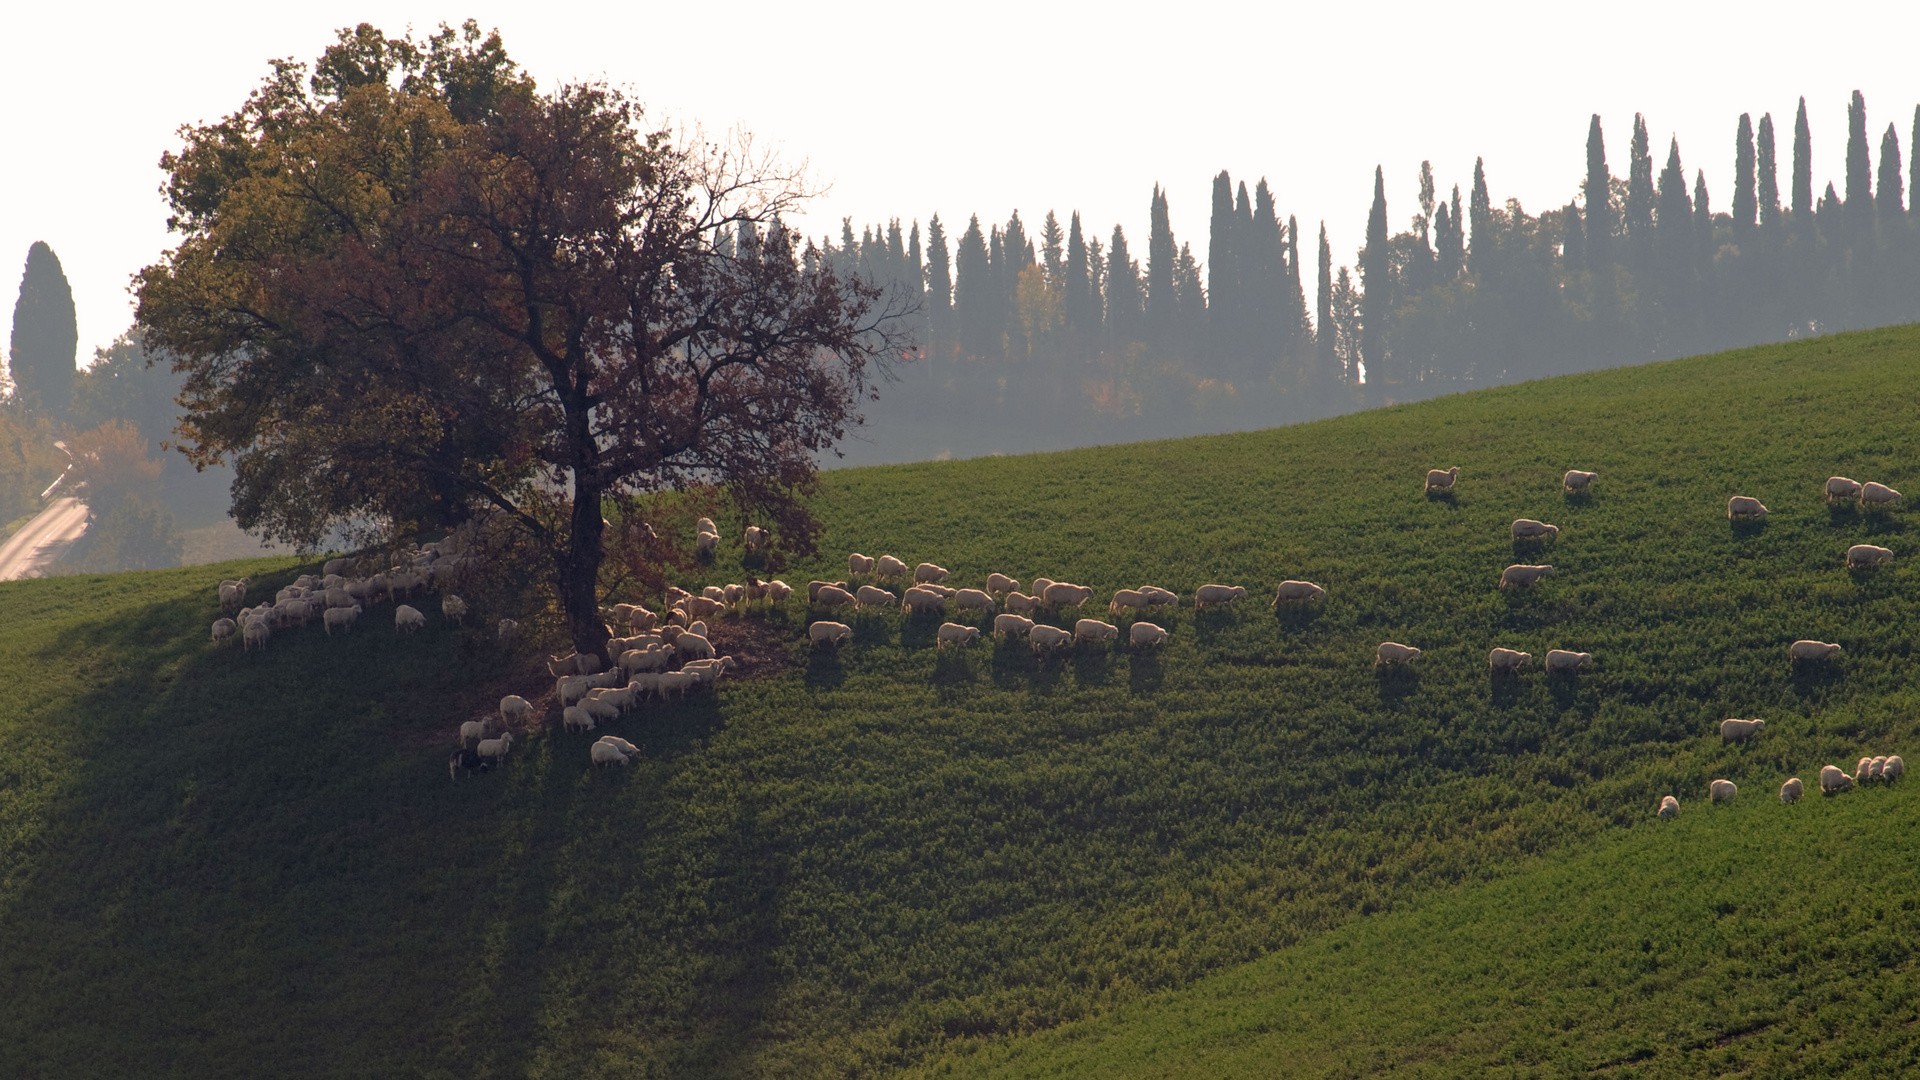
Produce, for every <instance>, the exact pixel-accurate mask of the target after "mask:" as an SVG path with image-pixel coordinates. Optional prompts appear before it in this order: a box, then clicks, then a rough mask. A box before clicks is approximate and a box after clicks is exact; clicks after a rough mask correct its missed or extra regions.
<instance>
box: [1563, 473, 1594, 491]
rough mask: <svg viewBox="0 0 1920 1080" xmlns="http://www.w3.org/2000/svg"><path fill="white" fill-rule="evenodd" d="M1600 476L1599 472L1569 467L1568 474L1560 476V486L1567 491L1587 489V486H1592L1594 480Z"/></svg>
mask: <svg viewBox="0 0 1920 1080" xmlns="http://www.w3.org/2000/svg"><path fill="white" fill-rule="evenodd" d="M1599 478H1600V474H1599V473H1593V472H1581V471H1580V470H1579V469H1568V470H1567V475H1565V476H1563V477H1561V478H1560V487H1561V488H1562V489H1563V490H1566V491H1585V490H1587V488H1589V487H1592V486H1593V482H1594V481H1595V480H1597V479H1599Z"/></svg>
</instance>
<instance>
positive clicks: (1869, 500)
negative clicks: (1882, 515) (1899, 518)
mask: <svg viewBox="0 0 1920 1080" xmlns="http://www.w3.org/2000/svg"><path fill="white" fill-rule="evenodd" d="M1899 501H1900V493H1899V492H1897V491H1895V490H1893V489H1892V488H1890V487H1888V486H1887V485H1885V484H1876V483H1874V482H1873V481H1871V480H1869V481H1867V482H1866V483H1864V484H1861V485H1860V505H1861V506H1892V505H1893V504H1894V503H1897V502H1899Z"/></svg>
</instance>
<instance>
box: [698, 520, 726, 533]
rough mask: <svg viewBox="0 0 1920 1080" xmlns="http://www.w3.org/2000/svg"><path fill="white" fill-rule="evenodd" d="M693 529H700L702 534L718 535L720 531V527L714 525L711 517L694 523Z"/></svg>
mask: <svg viewBox="0 0 1920 1080" xmlns="http://www.w3.org/2000/svg"><path fill="white" fill-rule="evenodd" d="M693 527H694V528H696V529H698V530H699V531H701V532H710V533H717V532H719V531H720V527H719V526H718V525H715V524H714V523H713V519H712V518H710V517H703V518H701V519H700V520H698V521H696V522H694V523H693Z"/></svg>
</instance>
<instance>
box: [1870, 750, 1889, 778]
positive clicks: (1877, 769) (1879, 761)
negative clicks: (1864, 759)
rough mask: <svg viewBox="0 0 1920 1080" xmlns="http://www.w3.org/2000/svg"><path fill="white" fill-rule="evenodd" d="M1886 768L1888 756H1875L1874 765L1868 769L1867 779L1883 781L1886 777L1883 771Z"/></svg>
mask: <svg viewBox="0 0 1920 1080" xmlns="http://www.w3.org/2000/svg"><path fill="white" fill-rule="evenodd" d="M1886 767H1887V756H1886V755H1885V754H1875V755H1874V756H1873V764H1872V765H1871V766H1870V767H1869V768H1868V769H1867V779H1869V780H1879V779H1882V778H1883V776H1884V773H1883V770H1884V769H1886Z"/></svg>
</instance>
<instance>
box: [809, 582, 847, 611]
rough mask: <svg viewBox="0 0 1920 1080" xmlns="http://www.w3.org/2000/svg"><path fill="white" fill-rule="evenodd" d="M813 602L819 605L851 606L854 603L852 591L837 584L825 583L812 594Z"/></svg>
mask: <svg viewBox="0 0 1920 1080" xmlns="http://www.w3.org/2000/svg"><path fill="white" fill-rule="evenodd" d="M813 602H814V603H815V604H818V605H819V606H821V607H852V606H854V604H855V603H856V601H855V600H854V596H853V594H852V593H850V592H848V591H847V590H845V589H843V588H841V587H840V586H838V585H826V586H823V587H821V589H820V591H819V592H816V593H814V594H813Z"/></svg>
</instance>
